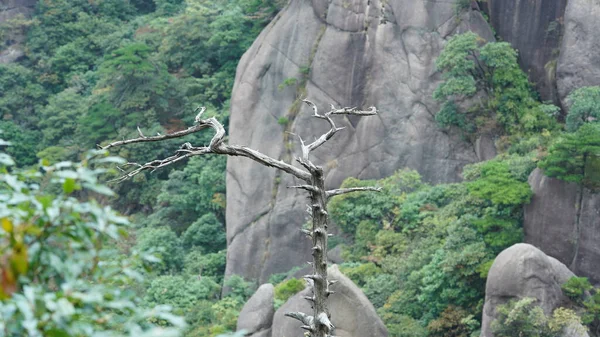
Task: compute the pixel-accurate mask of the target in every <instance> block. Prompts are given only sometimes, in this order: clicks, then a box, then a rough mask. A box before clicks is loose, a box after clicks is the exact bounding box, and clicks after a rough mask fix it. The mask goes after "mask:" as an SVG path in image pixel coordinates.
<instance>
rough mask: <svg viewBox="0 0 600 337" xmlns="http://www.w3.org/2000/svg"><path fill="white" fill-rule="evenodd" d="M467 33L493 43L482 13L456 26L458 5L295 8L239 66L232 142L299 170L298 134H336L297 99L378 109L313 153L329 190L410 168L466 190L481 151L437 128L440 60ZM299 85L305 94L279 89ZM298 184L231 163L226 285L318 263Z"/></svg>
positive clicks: (401, 1)
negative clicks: (236, 278) (468, 167)
mask: <svg viewBox="0 0 600 337" xmlns="http://www.w3.org/2000/svg"><path fill="white" fill-rule="evenodd" d="M382 21H383V22H385V23H384V24H381V22H382ZM467 30H472V31H475V32H477V33H478V34H479V35H481V36H483V37H485V38H488V39H493V33H492V31H491V29H490V28H489V26H488V24H487V22H486V21H485V20H484V19H483V17H482V15H481V13H479V12H477V11H471V10H467V11H465V12H464V13H463V14H462V15H461V16H460V18H457V17H456V16H455V8H454V4H453V2H452V1H414V0H391V1H386V2H385V6H384V7H383V14H382V5H381V3H379V0H372V1H363V0H349V1H342V0H333V1H331V2H330V1H325V0H313V1H306V0H292V1H291V2H290V3H289V4H288V5H287V7H286V8H284V9H283V10H282V11H281V12H280V13H279V15H278V16H277V17H276V18H275V19H274V20H273V22H271V24H270V25H269V26H267V27H266V28H265V29H264V30H263V32H262V33H261V34H260V36H259V37H258V38H257V40H256V41H255V42H254V44H253V45H252V47H251V48H250V49H249V50H248V51H247V52H246V53H245V54H244V56H243V57H242V59H241V61H240V63H239V65H238V69H237V76H236V81H235V85H234V89H233V93H232V100H231V119H230V143H231V144H240V145H246V146H249V147H251V148H254V149H257V150H259V151H262V152H264V153H266V154H267V155H269V156H272V157H276V158H280V159H281V160H285V161H287V162H292V161H293V157H294V154H297V153H299V152H298V147H299V146H298V139H297V137H296V136H293V135H291V134H290V133H293V134H296V135H299V136H302V137H303V139H305V140H306V141H312V140H314V138H315V137H316V136H319V135H321V134H322V133H323V132H325V131H326V130H327V129H328V126H327V125H326V124H325V123H323V122H322V121H321V120H317V119H314V118H310V115H311V113H310V111H309V109H308V107H307V106H304V105H303V104H302V103H296V104H294V101H295V100H296V98H297V96H298V95H305V97H307V98H309V99H310V100H312V101H314V102H315V103H316V104H317V105H318V106H319V107H320V108H322V109H327V108H328V107H329V104H330V103H333V104H336V105H337V106H358V107H364V108H367V107H369V106H376V107H377V108H378V109H379V110H380V114H379V115H378V116H374V117H365V118H344V117H341V118H339V117H338V118H336V121H337V123H338V126H344V127H346V130H344V131H343V132H340V133H338V134H337V135H336V136H335V137H334V138H333V139H332V140H331V141H330V142H328V143H327V144H325V145H324V146H323V147H322V148H320V149H318V150H317V151H316V152H315V153H314V156H313V160H314V162H315V163H316V164H319V165H323V166H324V168H325V170H326V184H327V186H328V187H337V186H338V185H339V184H340V183H341V182H342V181H343V180H344V179H345V178H346V177H350V176H352V177H358V178H363V179H364V178H381V177H385V176H389V175H391V174H392V173H393V172H394V171H396V170H398V169H401V168H404V167H409V168H413V169H416V170H418V171H419V172H420V174H421V175H422V176H423V178H424V180H425V181H428V182H431V183H440V182H452V181H457V180H458V179H459V174H460V171H461V169H462V167H463V166H464V165H465V164H468V163H472V162H476V161H478V156H477V153H476V151H475V148H474V145H473V144H468V143H465V142H464V141H463V140H461V138H460V136H459V135H455V134H448V133H445V132H443V131H442V130H440V129H439V128H438V127H437V125H436V123H435V121H434V114H435V113H436V112H437V110H438V108H439V105H438V104H437V102H435V101H434V100H433V99H432V97H431V96H432V93H433V90H434V89H435V88H436V86H437V84H438V83H439V77H440V75H439V73H438V72H436V70H435V64H434V61H435V59H436V57H437V56H438V55H439V53H440V51H441V50H442V48H443V46H444V43H445V41H446V40H447V38H448V37H449V36H451V35H452V34H453V33H455V32H465V31H467ZM307 70H309V72H308V73H307ZM306 73H307V74H306ZM305 74H306V75H305ZM303 76H306V77H307V81H306V84H305V85H302V82H303V81H302V80H301V79H302V78H303ZM290 78H296V79H297V84H296V85H291V86H285V85H281V84H282V83H283V82H284V81H285V80H286V79H290ZM282 117H285V118H287V120H288V123H287V125H285V126H282V125H280V123H278V121H279V119H280V118H282ZM249 125H253V127H248V126H249ZM296 183H298V182H297V181H294V180H293V179H292V178H290V177H289V176H287V175H285V174H282V173H280V172H276V171H275V170H274V169H270V168H265V167H262V166H260V165H258V164H255V163H253V162H250V161H249V160H247V159H245V158H228V165H227V215H226V216H227V241H228V251H227V254H228V256H227V267H226V275H232V274H238V275H242V276H244V277H246V278H248V279H258V280H259V282H265V281H266V280H267V279H268V277H269V275H271V274H273V273H279V272H285V271H287V270H289V269H290V268H291V267H293V266H296V265H301V264H303V263H305V262H306V261H309V260H310V258H311V257H310V245H309V242H308V240H307V239H306V238H305V237H304V236H303V235H302V234H301V233H300V231H299V228H300V227H301V226H302V224H303V223H305V222H306V221H307V220H308V219H307V218H306V213H305V211H304V210H305V209H306V202H305V200H306V199H305V194H303V193H302V192H299V191H297V190H294V189H288V188H287V186H290V185H294V184H296Z"/></svg>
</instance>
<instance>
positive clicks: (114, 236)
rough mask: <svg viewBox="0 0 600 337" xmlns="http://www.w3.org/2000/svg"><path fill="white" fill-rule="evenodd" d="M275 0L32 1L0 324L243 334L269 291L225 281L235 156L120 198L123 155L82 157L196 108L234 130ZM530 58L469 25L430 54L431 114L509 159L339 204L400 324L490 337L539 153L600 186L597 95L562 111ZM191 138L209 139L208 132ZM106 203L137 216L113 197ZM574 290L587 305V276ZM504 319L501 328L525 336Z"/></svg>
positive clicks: (3, 79)
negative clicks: (251, 51) (117, 168)
mask: <svg viewBox="0 0 600 337" xmlns="http://www.w3.org/2000/svg"><path fill="white" fill-rule="evenodd" d="M465 3H466V2H465ZM281 6H282V4H281V3H279V2H277V1H269V0H264V1H260V0H234V1H205V0H185V1H184V0H153V1H150V0H135V1H129V2H126V1H120V0H97V1H88V0H75V1H67V0H53V1H39V3H38V5H37V7H36V11H35V14H34V16H33V17H32V18H31V19H27V20H25V19H22V20H16V21H13V25H14V26H13V27H4V28H3V29H4V30H6V29H8V30H10V29H18V30H24V31H25V32H26V39H25V41H24V43H23V47H24V50H25V56H24V57H23V58H22V59H20V60H19V61H18V62H16V63H12V64H7V65H0V87H1V88H2V90H0V119H1V121H0V129H1V130H2V131H3V133H2V134H1V135H0V138H3V139H5V140H10V141H11V142H12V144H11V145H10V146H7V144H5V143H0V146H2V148H3V150H5V152H6V153H8V154H10V155H11V156H12V158H14V163H16V165H14V164H13V160H12V159H11V158H10V157H8V156H6V155H2V156H0V163H1V164H2V167H3V168H2V173H1V175H0V176H1V177H2V183H1V184H0V191H1V195H2V198H3V200H4V201H5V202H4V203H2V205H1V207H0V211H2V214H1V215H0V217H1V218H2V229H1V230H0V233H1V234H0V243H1V244H2V247H1V249H2V254H1V255H2V256H3V257H4V259H3V260H2V261H0V268H1V270H2V274H1V279H0V280H1V286H2V288H1V289H0V290H1V292H0V299H1V301H0V310H1V311H2V313H3V315H0V316H1V317H2V318H4V321H0V323H3V324H4V325H2V324H0V326H1V329H5V331H9V332H10V333H12V335H21V334H24V333H25V330H24V329H30V330H31V331H34V330H35V329H38V330H39V331H40V332H41V333H42V335H47V336H64V335H77V334H82V333H83V334H87V333H88V332H87V331H90V330H89V329H92V330H96V331H115V332H116V333H123V334H125V333H127V332H130V331H135V333H137V334H135V336H143V334H142V333H141V332H139V331H146V332H147V333H148V336H151V335H152V333H155V332H156V331H161V332H160V335H161V336H167V331H171V332H172V333H174V334H175V333H176V331H175V330H176V329H170V328H171V327H175V328H178V329H183V328H184V324H183V323H182V321H181V319H180V317H179V316H181V317H184V318H185V319H186V321H187V323H188V325H187V328H186V329H185V332H184V333H185V335H186V336H189V337H192V336H194V337H196V336H197V337H201V336H217V335H219V334H221V333H224V332H227V331H233V330H235V324H236V318H237V315H238V313H239V311H240V310H241V308H242V306H243V304H244V302H245V301H246V300H247V299H248V298H249V296H250V295H251V294H252V292H253V290H254V289H255V287H256V286H257V285H256V284H254V283H253V282H254V280H244V279H243V278H241V277H238V276H234V277H231V278H229V279H226V280H225V279H224V277H223V275H224V268H225V256H226V239H225V230H224V226H225V215H224V210H225V197H224V194H225V176H224V172H225V158H224V157H218V156H215V157H195V158H192V159H190V160H189V161H188V162H187V163H185V164H177V165H174V166H173V167H172V168H171V169H165V170H163V171H157V172H155V173H154V174H140V175H138V176H136V177H135V179H133V180H130V181H126V182H124V183H122V184H118V185H114V186H112V187H113V188H114V189H115V194H112V193H111V192H110V190H108V189H107V188H106V187H104V186H102V185H99V184H98V183H97V174H99V173H100V171H96V169H97V168H99V167H100V166H102V165H105V164H106V162H110V161H112V160H117V159H111V158H108V159H107V158H106V157H101V158H100V159H99V158H98V157H88V156H87V155H86V153H87V150H88V149H90V148H94V147H95V146H96V144H102V143H104V142H106V141H107V140H109V139H116V138H124V137H130V136H132V135H137V133H136V128H137V127H138V126H139V127H140V128H142V129H143V130H144V132H146V133H148V134H156V133H160V134H164V133H166V132H169V131H173V130H178V129H181V128H183V126H185V125H191V124H192V122H193V121H192V119H193V116H191V115H190V114H189V113H184V112H186V111H187V112H189V111H192V110H193V108H194V107H195V106H193V104H196V103H198V102H202V104H207V105H208V112H207V114H213V115H214V114H219V115H220V116H219V118H220V120H221V121H223V122H224V124H225V125H226V122H227V111H228V105H229V98H230V93H231V88H232V86H233V82H234V79H235V68H236V65H237V62H238V60H239V58H240V57H241V55H242V53H243V52H244V51H245V50H246V49H247V48H248V47H249V46H250V44H251V43H252V41H253V40H254V39H255V38H256V36H257V35H258V33H259V32H260V30H261V29H262V28H263V27H264V26H265V25H266V24H267V23H268V22H269V21H270V20H271V19H272V18H273V17H274V15H275V14H276V12H277V11H278V10H279V8H281ZM517 57H518V55H517V52H516V51H514V50H513V49H512V48H510V45H509V44H507V43H503V42H493V43H485V42H484V41H481V40H480V39H479V38H478V37H477V36H476V35H474V34H472V33H467V34H462V35H457V36H456V37H453V38H451V39H450V40H449V41H448V44H447V46H446V48H445V50H444V52H443V53H442V54H441V55H440V57H439V59H438V61H437V65H438V68H439V70H440V72H441V73H442V77H443V82H442V83H441V84H440V86H439V87H438V90H437V91H436V92H435V98H436V99H438V100H439V101H440V103H441V108H440V111H439V112H438V113H437V115H436V120H437V121H438V123H439V124H440V126H441V127H443V128H445V129H446V130H448V132H460V133H462V135H464V136H465V137H464V138H465V139H467V140H474V139H476V138H477V137H479V136H480V135H482V134H492V135H493V136H494V137H496V139H497V142H496V145H497V147H498V149H499V150H500V154H499V155H498V157H497V158H495V159H493V160H491V161H487V162H483V163H478V164H473V165H469V166H467V167H465V168H464V170H463V177H464V179H465V181H464V182H462V183H457V184H443V185H436V186H431V185H429V184H426V183H424V182H422V181H421V179H420V176H419V174H418V173H417V172H414V171H410V170H400V171H398V172H396V173H395V174H394V175H392V176H391V177H388V178H384V179H381V180H378V181H360V180H357V179H353V178H350V179H348V180H347V181H346V182H345V183H344V187H361V186H367V185H371V184H377V185H378V186H381V187H382V188H383V192H382V193H379V194H365V195H344V196H338V197H336V198H334V199H333V200H332V202H331V209H330V212H331V216H332V217H333V219H334V221H335V223H336V224H337V225H338V226H339V228H340V229H341V231H342V235H341V236H340V237H339V238H336V239H335V240H337V241H338V242H340V243H341V244H342V245H343V247H344V248H343V252H344V254H343V255H344V259H345V263H344V264H343V265H342V267H341V270H342V271H343V272H344V273H345V274H346V275H348V276H349V277H351V278H352V280H353V281H354V282H355V283H356V284H358V285H359V286H361V287H362V289H363V290H364V292H365V294H366V295H367V296H368V298H369V299H370V300H371V302H372V303H373V304H374V306H375V307H376V308H377V310H378V313H379V314H380V316H381V317H382V318H383V320H384V321H385V323H386V325H387V327H388V329H389V332H390V335H391V336H398V337H399V336H470V335H473V334H476V333H477V331H478V329H479V324H480V322H479V320H480V317H481V310H482V305H483V296H484V293H483V292H484V286H485V279H486V276H487V270H488V269H489V267H490V265H491V262H492V261H493V259H494V257H495V256H496V255H497V254H498V253H499V252H500V251H501V250H503V249H504V248H506V247H508V246H510V245H511V244H513V243H516V242H519V241H520V240H521V239H522V221H523V214H522V206H523V205H524V204H525V203H527V202H528V201H529V200H530V198H531V191H530V189H529V186H528V184H527V178H528V176H529V173H530V172H531V171H532V170H533V169H534V168H535V167H536V166H539V167H540V168H542V169H543V170H544V172H545V173H546V174H547V175H549V176H553V177H557V178H559V179H563V180H566V181H572V182H576V183H580V184H582V185H583V186H586V187H590V188H598V187H599V186H600V176H599V172H600V122H599V118H600V108H599V106H598V102H599V99H598V98H599V96H600V94H599V92H600V89H598V87H589V88H581V89H578V90H576V91H574V92H573V93H572V94H571V96H569V101H570V106H569V107H568V108H569V110H568V111H569V112H568V113H564V112H563V113H561V111H560V109H559V108H558V107H556V106H553V105H551V104H547V103H544V102H540V101H539V100H538V98H537V95H536V93H535V92H534V91H533V90H532V86H531V84H530V83H529V82H528V79H527V76H526V75H525V74H524V73H523V72H522V71H521V70H520V69H519V67H518V64H517ZM284 84H285V83H284ZM563 119H564V121H565V122H566V128H565V129H566V130H565V131H563V130H562V129H563V126H562V124H561V121H562V120H563ZM280 123H282V122H280ZM282 124H286V123H282ZM188 137H189V139H187V140H189V141H191V142H194V143H197V144H202V143H206V142H208V141H209V139H210V138H208V137H206V136H203V135H199V136H194V135H190V136H188ZM177 146H179V144H178V143H177V144H175V143H167V144H163V145H158V146H148V145H138V146H133V147H130V148H127V149H124V150H121V152H120V153H119V154H120V155H122V156H124V157H127V158H128V159H130V160H132V161H136V160H140V161H141V160H142V157H143V158H144V159H147V158H148V157H162V156H164V155H165V154H169V153H171V152H172V151H173V150H174V149H175V148H176V147H177ZM65 161H68V162H65ZM80 161H81V162H82V164H73V163H75V162H80ZM38 163H41V166H39V165H38ZM102 173H103V174H104V175H105V176H106V177H107V179H109V178H110V177H114V176H115V175H116V174H117V173H116V172H112V171H106V172H102ZM94 198H95V199H96V200H97V202H95V201H93V199H94ZM9 200H10V202H9ZM108 204H112V205H114V207H115V208H116V209H118V210H119V211H120V212H122V213H124V214H125V215H127V216H129V217H130V220H132V222H133V223H135V224H137V225H132V224H130V223H129V222H128V221H127V220H126V219H125V218H122V217H121V216H118V215H116V214H115V213H114V212H113V211H112V210H110V209H108V208H106V207H105V206H101V205H108ZM59 229H60V231H58V230H59ZM40 236H44V240H46V241H47V242H48V243H51V244H42V243H44V242H42V241H43V240H41V239H40ZM332 241H333V240H332ZM67 252H69V254H66V253H67ZM157 258H158V259H157ZM99 266H101V267H99ZM286 276H287V275H286ZM19 277H20V278H19ZM284 278H285V277H284V276H283V275H274V276H273V280H274V283H278V285H277V286H276V288H275V289H276V300H277V301H279V303H278V304H281V303H280V302H282V301H284V300H286V299H287V298H289V297H290V296H292V295H293V294H294V293H295V292H297V291H298V290H300V289H301V288H302V287H303V284H302V283H301V281H298V280H295V279H291V280H289V279H288V280H284ZM570 286H572V287H571V288H573V289H576V290H573V294H574V295H573V297H574V298H576V297H577V296H576V295H577V294H578V293H577V291H579V290H577V289H579V288H581V287H579V288H577V287H576V286H575V285H573V284H571V285H570ZM223 287H226V288H227V289H228V290H229V291H228V292H227V295H225V296H223V295H222V292H221V290H222V289H223ZM123 289H126V291H122V290H123ZM588 290H589V289H588ZM569 291H570V290H569ZM596 297H598V292H597V291H594V293H593V296H592V297H591V298H592V299H589V298H588V299H585V300H584V299H581V303H582V305H584V306H585V307H587V308H588V310H587V311H586V312H585V315H586V316H584V317H583V319H584V321H585V322H586V323H588V324H589V325H590V326H591V327H592V328H594V329H598V327H599V326H600V324H599V323H598V322H599V318H598V317H599V316H598V312H599V311H600V310H599V309H598V308H597V307H598V305H597V303H600V300H599V299H597V298H596ZM164 304H167V305H170V306H172V307H173V310H172V311H169V310H166V308H165V307H162V306H161V305H164ZM530 304H531V303H528V302H527V301H525V302H523V303H516V304H512V306H506V307H504V308H502V310H503V312H505V313H507V315H508V313H510V312H511V311H514V310H515V306H516V307H517V309H519V308H520V309H519V310H521V309H523V308H524V309H523V310H522V311H523V315H525V316H527V315H529V316H531V317H533V318H535V317H534V316H535V315H538V314H539V313H538V312H537V311H534V310H533V309H531V308H529V305H530ZM157 306H158V307H157ZM27 308H35V309H36V310H29V311H27ZM140 308H157V309H155V310H154V311H151V312H150V313H149V312H148V311H146V310H144V309H140ZM526 309H527V310H526ZM529 309H531V310H529ZM42 312H48V313H52V315H50V316H44V317H42V316H41V315H40V313H42ZM569 314H570V313H569ZM529 316H528V317H529ZM107 317H110V319H108V318H107ZM536 317H537V316H536ZM540 317H541V316H540ZM559 318H560V317H559ZM0 319H1V318H0ZM546 319H547V318H546ZM504 323H506V322H504ZM525 323H527V322H525ZM525 323H524V324H525ZM498 324H500V325H498V327H497V329H498V331H499V334H502V333H504V334H505V335H510V334H511V333H512V332H511V331H510V330H506V329H504V330H503V328H506V326H507V324H502V322H500V323H498ZM527 324H528V323H527ZM544 324H545V325H544V328H549V329H551V327H549V324H550V323H549V321H545V323H544ZM82 329H83V330H82ZM85 329H88V330H85ZM136 329H138V330H136ZM153 329H159V330H153ZM165 329H167V330H165ZM27 331H29V330H27ZM82 331H86V332H82ZM153 331H154V332H153ZM7 335H10V334H7ZM32 335H33V334H32Z"/></svg>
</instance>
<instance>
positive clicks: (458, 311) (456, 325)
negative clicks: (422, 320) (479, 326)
mask: <svg viewBox="0 0 600 337" xmlns="http://www.w3.org/2000/svg"><path fill="white" fill-rule="evenodd" d="M469 318H472V316H471V315H469V313H468V312H467V311H465V310H464V309H463V308H460V307H456V306H453V305H450V306H448V307H447V308H446V309H445V310H444V311H443V312H442V314H441V315H440V317H439V318H438V319H436V320H433V321H431V322H429V324H428V325H427V330H428V331H429V336H430V337H470V336H471V333H472V332H473V330H472V327H470V326H469V325H468V323H469Z"/></svg>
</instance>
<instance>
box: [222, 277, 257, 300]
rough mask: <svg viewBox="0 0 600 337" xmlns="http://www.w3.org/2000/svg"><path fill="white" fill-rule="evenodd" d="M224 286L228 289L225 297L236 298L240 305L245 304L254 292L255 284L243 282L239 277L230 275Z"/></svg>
mask: <svg viewBox="0 0 600 337" xmlns="http://www.w3.org/2000/svg"><path fill="white" fill-rule="evenodd" d="M224 286H225V287H227V288H228V289H229V292H228V293H227V297H232V298H236V299H237V300H238V301H239V302H240V303H244V302H246V300H247V299H249V298H250V296H252V294H253V293H254V291H255V290H256V284H254V283H253V282H249V281H246V280H244V278H243V277H241V276H239V275H231V276H229V278H227V279H226V280H225V283H224Z"/></svg>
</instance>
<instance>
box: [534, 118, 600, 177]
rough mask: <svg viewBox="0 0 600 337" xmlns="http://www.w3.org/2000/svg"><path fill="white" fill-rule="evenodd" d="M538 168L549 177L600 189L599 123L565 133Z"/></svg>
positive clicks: (585, 125)
mask: <svg viewBox="0 0 600 337" xmlns="http://www.w3.org/2000/svg"><path fill="white" fill-rule="evenodd" d="M538 166H539V167H540V168H542V169H543V170H544V173H545V174H546V175H548V176H550V177H556V178H558V179H561V180H564V181H568V182H575V183H579V184H583V185H584V186H586V187H588V188H591V189H597V188H600V175H599V174H598V172H600V123H587V124H584V125H582V126H581V127H579V129H577V131H576V132H574V133H566V134H564V135H563V136H562V137H560V138H559V139H558V140H557V141H556V142H555V143H554V144H553V145H552V146H551V147H550V149H549V150H548V155H547V156H546V158H544V160H542V161H540V162H539V164H538Z"/></svg>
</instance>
